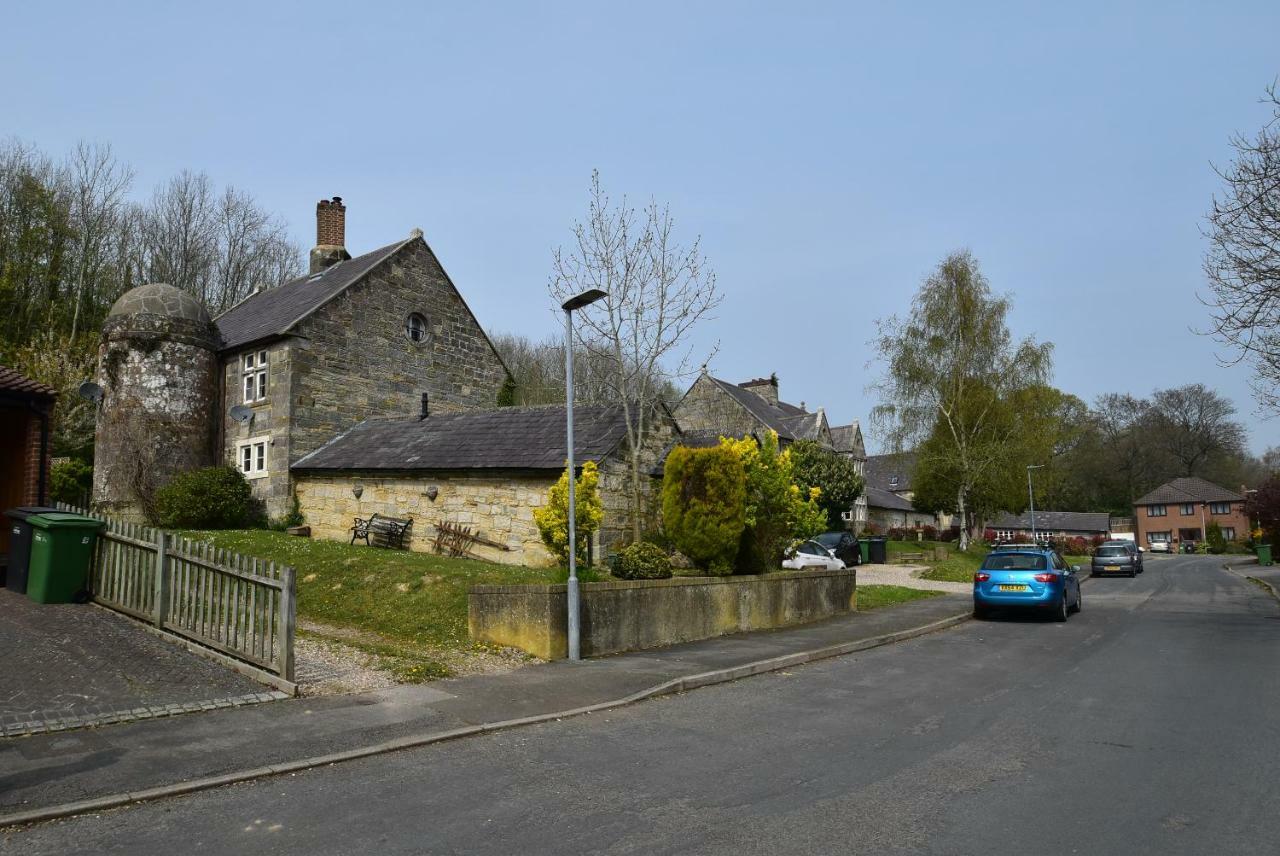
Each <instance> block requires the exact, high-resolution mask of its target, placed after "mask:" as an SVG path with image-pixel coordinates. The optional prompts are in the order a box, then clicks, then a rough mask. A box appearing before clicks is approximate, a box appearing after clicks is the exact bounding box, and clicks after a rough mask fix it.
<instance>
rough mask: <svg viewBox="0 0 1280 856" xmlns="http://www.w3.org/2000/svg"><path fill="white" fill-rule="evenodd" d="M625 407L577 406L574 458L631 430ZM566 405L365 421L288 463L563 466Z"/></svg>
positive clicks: (598, 450) (316, 466)
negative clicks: (624, 413)
mask: <svg viewBox="0 0 1280 856" xmlns="http://www.w3.org/2000/svg"><path fill="white" fill-rule="evenodd" d="M626 432H627V427H626V421H625V418H624V416H623V412H622V406H621V405H617V404H597V405H579V406H576V407H574V409H573V446H574V459H575V461H576V462H578V463H581V462H584V461H597V462H599V461H600V460H601V459H602V458H604V457H606V456H607V455H608V454H609V453H610V452H612V451H613V450H614V449H616V448H617V447H618V445H619V444H620V443H621V442H622V440H623V439H624V438H625V437H626ZM564 464H565V408H564V405H548V406H544V407H500V408H498V409H496V410H485V411H479V412H471V413H441V414H439V415H435V416H428V417H427V418H426V419H396V420H373V419H370V420H366V421H364V422H361V423H360V424H358V425H356V426H354V427H353V428H351V429H349V430H348V431H346V432H345V433H343V434H340V435H338V436H337V437H335V438H334V439H333V440H330V441H329V442H328V443H326V444H325V445H324V446H321V447H320V448H319V449H317V450H316V451H314V452H312V453H311V454H309V455H307V456H305V457H303V458H302V459H301V460H299V461H298V462H297V463H295V464H294V465H293V466H292V467H291V469H293V470H303V471H314V470H400V471H403V470H561V469H563V468H564Z"/></svg>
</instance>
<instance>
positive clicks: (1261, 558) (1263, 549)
mask: <svg viewBox="0 0 1280 856" xmlns="http://www.w3.org/2000/svg"><path fill="white" fill-rule="evenodd" d="M1258 564H1259V565H1269V564H1271V545H1270V544H1259V545H1258Z"/></svg>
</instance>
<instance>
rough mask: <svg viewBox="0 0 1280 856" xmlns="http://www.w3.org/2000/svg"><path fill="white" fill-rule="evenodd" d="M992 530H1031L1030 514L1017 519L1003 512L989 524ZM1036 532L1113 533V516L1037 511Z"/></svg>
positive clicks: (1098, 513) (1086, 512)
mask: <svg viewBox="0 0 1280 856" xmlns="http://www.w3.org/2000/svg"><path fill="white" fill-rule="evenodd" d="M988 526H990V527H991V528H992V529H1027V530H1030V529H1031V514H1030V512H1027V513H1024V514H1020V515H1018V516H1017V517H1015V516H1014V515H1012V514H1010V513H1008V512H1007V511H1004V512H1001V513H1000V514H999V515H997V516H996V519H995V520H993V521H992V522H991V523H989V524H988ZM1036 530H1037V531H1044V532H1096V533H1101V534H1105V533H1107V532H1110V531H1111V515H1110V514H1107V513H1106V512H1105V511H1103V512H1092V511H1041V510H1039V509H1036Z"/></svg>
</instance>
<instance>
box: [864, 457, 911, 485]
mask: <svg viewBox="0 0 1280 856" xmlns="http://www.w3.org/2000/svg"><path fill="white" fill-rule="evenodd" d="M915 468H916V453H915V452H899V453H897V454H889V455H871V456H870V457H868V458H867V466H866V480H867V484H868V485H871V486H872V487H878V488H880V489H881V490H891V491H900V492H901V491H909V490H911V475H912V473H913V472H914V471H915Z"/></svg>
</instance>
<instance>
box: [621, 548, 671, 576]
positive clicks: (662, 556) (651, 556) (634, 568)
mask: <svg viewBox="0 0 1280 856" xmlns="http://www.w3.org/2000/svg"><path fill="white" fill-rule="evenodd" d="M613 575H614V576H615V577H619V578H620V579H624V580H665V579H667V578H668V577H670V576H671V560H670V559H668V558H667V553H666V551H665V550H663V549H662V548H661V547H659V546H658V545H656V544H647V543H645V542H643V541H640V542H638V543H635V544H632V545H631V546H629V547H624V548H623V549H621V550H619V551H618V564H617V567H615V568H614V571H613Z"/></svg>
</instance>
